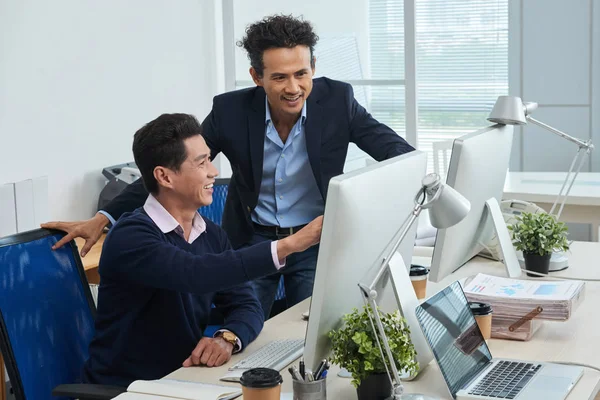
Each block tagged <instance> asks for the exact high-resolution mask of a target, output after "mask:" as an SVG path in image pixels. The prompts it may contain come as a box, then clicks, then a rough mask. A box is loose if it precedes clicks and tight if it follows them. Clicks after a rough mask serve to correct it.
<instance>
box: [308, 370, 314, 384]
mask: <svg viewBox="0 0 600 400" xmlns="http://www.w3.org/2000/svg"><path fill="white" fill-rule="evenodd" d="M306 380H307V381H308V382H313V381H316V379H315V378H313V374H312V372H311V371H310V370H306Z"/></svg>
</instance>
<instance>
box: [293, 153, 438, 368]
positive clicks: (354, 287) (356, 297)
mask: <svg viewBox="0 0 600 400" xmlns="http://www.w3.org/2000/svg"><path fill="white" fill-rule="evenodd" d="M426 163H427V160H426V155H425V154H424V153H422V152H420V151H414V152H411V153H408V154H404V155H402V156H398V157H395V158H393V159H390V160H387V161H383V162H380V163H377V164H374V165H370V166H368V167H366V168H363V169H360V170H357V171H353V172H350V173H348V174H344V175H340V176H338V177H334V178H332V179H331V181H330V183H329V189H328V194H327V202H326V205H325V217H324V221H323V231H322V234H321V244H320V248H319V255H318V260H317V272H316V276H315V284H314V288H313V294H312V300H311V306H310V317H309V320H308V328H307V332H306V342H305V346H304V358H305V361H306V365H307V368H308V367H310V368H313V367H315V366H316V365H317V364H318V363H319V361H321V359H323V358H326V357H328V356H329V352H330V343H331V342H330V340H329V338H328V333H329V332H330V331H331V330H332V329H338V328H340V326H341V318H342V316H343V315H344V314H347V313H350V312H352V309H353V308H358V309H361V308H362V307H363V305H364V301H363V298H362V296H361V292H360V290H359V287H358V284H359V282H361V281H362V280H363V279H365V277H366V276H367V275H368V274H369V273H370V272H371V271H372V269H373V268H372V265H373V263H375V261H376V260H377V258H378V257H379V256H380V255H381V253H382V252H383V250H384V248H385V247H386V246H387V244H388V242H389V241H390V240H391V239H392V238H393V237H394V234H395V233H396V232H397V231H398V229H399V228H400V226H401V225H402V222H403V221H404V220H405V219H406V218H407V217H408V216H409V214H410V213H411V211H412V210H413V208H414V197H415V195H416V194H417V192H418V191H419V189H420V188H421V180H422V178H423V176H424V175H425V170H426ZM416 227H417V224H414V225H413V229H412V231H411V232H410V234H409V235H408V236H407V239H406V240H405V241H404V243H403V244H402V246H401V247H400V250H399V252H400V254H401V255H402V258H403V259H404V262H405V263H406V265H410V262H411V258H412V251H413V246H414V239H413V238H414V236H415V233H416ZM406 279H409V278H408V273H406ZM411 289H412V288H411ZM413 297H414V299H415V301H416V296H414V292H413ZM377 301H378V304H379V305H380V308H381V309H382V310H383V311H387V312H391V311H394V310H397V309H398V306H397V302H396V299H395V296H394V294H393V290H385V291H384V292H383V293H382V296H381V298H380V297H378V298H377ZM412 308H413V309H412V310H410V311H412V312H413V314H414V307H412ZM412 331H413V332H419V328H418V326H415V327H412ZM418 342H419V343H423V344H424V345H423V347H425V348H424V349H423V350H422V351H421V352H420V353H421V354H422V355H423V356H424V357H425V356H427V354H428V353H429V352H428V350H427V344H426V342H424V340H423V341H418ZM417 347H420V346H417ZM417 351H418V352H419V351H420V349H417ZM421 354H420V355H421ZM423 362H424V363H426V362H428V361H427V360H424V361H423Z"/></svg>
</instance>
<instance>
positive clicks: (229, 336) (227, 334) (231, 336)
mask: <svg viewBox="0 0 600 400" xmlns="http://www.w3.org/2000/svg"><path fill="white" fill-rule="evenodd" d="M223 339H225V340H226V341H228V342H235V340H236V339H237V338H236V336H235V335H234V334H233V333H231V332H223Z"/></svg>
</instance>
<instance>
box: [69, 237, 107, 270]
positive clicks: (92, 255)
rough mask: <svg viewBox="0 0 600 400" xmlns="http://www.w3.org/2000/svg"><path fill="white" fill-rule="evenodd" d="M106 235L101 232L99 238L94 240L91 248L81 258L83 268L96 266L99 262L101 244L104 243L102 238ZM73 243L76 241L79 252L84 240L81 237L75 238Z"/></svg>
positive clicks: (88, 268) (87, 268)
mask: <svg viewBox="0 0 600 400" xmlns="http://www.w3.org/2000/svg"><path fill="white" fill-rule="evenodd" d="M105 237H106V233H103V234H102V236H101V237H100V240H98V241H97V242H96V244H94V245H93V246H92V248H91V250H90V251H89V252H88V253H87V254H86V255H85V257H83V258H82V259H81V262H82V263H83V269H84V270H86V271H87V270H90V269H95V268H98V264H99V263H100V254H101V253H102V246H103V245H104V238H105ZM75 243H77V248H78V249H79V251H80V252H81V248H82V247H83V245H84V243H85V240H83V239H82V238H77V239H75Z"/></svg>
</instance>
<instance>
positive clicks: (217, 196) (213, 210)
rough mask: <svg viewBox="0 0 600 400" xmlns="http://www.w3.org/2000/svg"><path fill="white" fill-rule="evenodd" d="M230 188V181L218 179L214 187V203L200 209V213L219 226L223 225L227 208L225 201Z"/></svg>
mask: <svg viewBox="0 0 600 400" xmlns="http://www.w3.org/2000/svg"><path fill="white" fill-rule="evenodd" d="M228 188H229V179H217V180H216V181H215V184H214V185H213V202H212V203H211V204H210V205H208V206H204V207H200V208H199V209H198V212H199V213H200V214H201V215H202V216H204V217H206V218H208V219H210V220H211V221H212V222H214V223H215V224H217V225H221V221H222V220H223V209H224V208H225V199H226V198H227V190H228Z"/></svg>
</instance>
